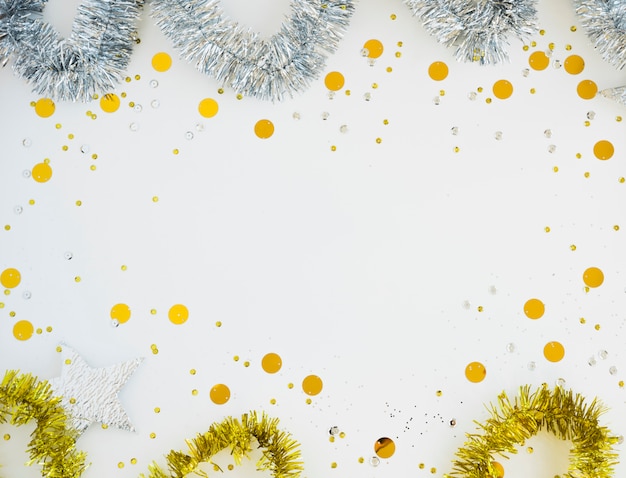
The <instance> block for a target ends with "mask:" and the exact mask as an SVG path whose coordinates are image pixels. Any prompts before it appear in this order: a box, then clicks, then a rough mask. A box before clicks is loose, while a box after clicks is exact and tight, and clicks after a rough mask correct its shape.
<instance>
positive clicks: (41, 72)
mask: <svg viewBox="0 0 626 478" xmlns="http://www.w3.org/2000/svg"><path fill="white" fill-rule="evenodd" d="M46 1H47V0H0V61H2V62H3V64H6V62H7V61H8V58H9V57H10V56H14V58H15V60H14V63H13V69H14V71H15V72H16V74H17V75H19V76H21V77H22V78H24V79H26V80H27V81H28V82H30V83H31V84H32V85H33V91H35V92H36V93H38V94H40V95H43V96H47V97H50V98H53V99H56V100H71V101H76V100H79V101H88V100H90V99H92V98H93V95H94V94H95V93H104V92H107V91H108V90H111V89H112V88H114V86H115V84H116V83H117V82H119V81H121V80H122V78H123V73H124V71H125V70H126V68H127V66H128V62H129V60H130V56H131V53H132V47H133V44H134V39H133V37H134V35H135V33H134V32H135V29H136V22H137V19H138V18H139V13H140V7H141V5H142V4H143V0H85V1H84V2H83V3H82V4H81V5H80V6H79V7H78V13H77V15H76V18H75V19H74V23H73V25H72V33H71V35H70V37H69V38H67V39H65V38H62V37H61V35H60V34H59V33H58V32H57V31H56V30H55V28H54V27H53V26H52V25H50V24H49V23H46V22H44V21H42V19H41V16H42V12H43V9H44V6H45V3H46Z"/></svg>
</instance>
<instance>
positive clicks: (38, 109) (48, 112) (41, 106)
mask: <svg viewBox="0 0 626 478" xmlns="http://www.w3.org/2000/svg"><path fill="white" fill-rule="evenodd" d="M55 109H56V105H55V104H54V101H52V100H51V99H50V98H40V99H39V100H37V103H35V113H37V116H41V117H42V118H48V117H49V116H52V115H53V114H54V110H55Z"/></svg>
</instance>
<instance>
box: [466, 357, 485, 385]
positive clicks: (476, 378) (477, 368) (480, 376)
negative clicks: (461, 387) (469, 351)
mask: <svg viewBox="0 0 626 478" xmlns="http://www.w3.org/2000/svg"><path fill="white" fill-rule="evenodd" d="M486 376H487V369H486V368H485V366H484V365H483V364H482V363H480V362H471V363H469V364H467V367H465V377H466V378H467V379H468V380H469V381H470V382H472V383H478V382H482V381H483V380H484V379H485V377H486Z"/></svg>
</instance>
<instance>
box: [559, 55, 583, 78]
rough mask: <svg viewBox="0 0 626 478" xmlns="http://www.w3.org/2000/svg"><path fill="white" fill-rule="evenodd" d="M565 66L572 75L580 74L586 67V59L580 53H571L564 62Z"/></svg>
mask: <svg viewBox="0 0 626 478" xmlns="http://www.w3.org/2000/svg"><path fill="white" fill-rule="evenodd" d="M563 68H565V71H567V72H568V73H569V74H570V75H578V74H579V73H582V71H583V70H584V69H585V60H583V58H582V57H581V56H578V55H570V56H568V57H567V58H566V59H565V62H563Z"/></svg>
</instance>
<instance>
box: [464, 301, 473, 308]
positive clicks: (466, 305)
mask: <svg viewBox="0 0 626 478" xmlns="http://www.w3.org/2000/svg"><path fill="white" fill-rule="evenodd" d="M471 306H472V304H470V301H469V300H465V301H463V308H464V309H469V308H470V307H471Z"/></svg>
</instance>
